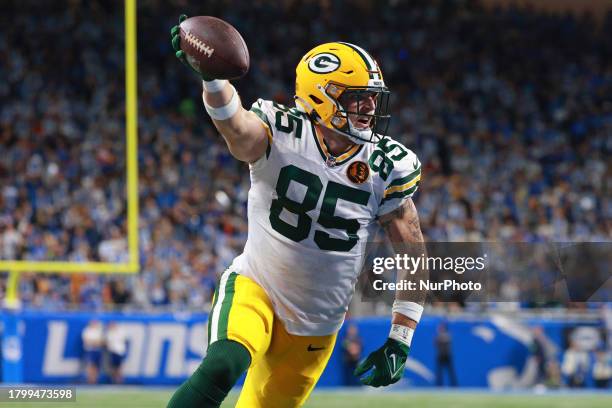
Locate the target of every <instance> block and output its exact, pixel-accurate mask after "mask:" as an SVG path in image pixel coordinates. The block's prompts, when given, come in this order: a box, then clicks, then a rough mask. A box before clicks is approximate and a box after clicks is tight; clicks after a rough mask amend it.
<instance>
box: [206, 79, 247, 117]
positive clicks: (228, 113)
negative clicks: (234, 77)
mask: <svg viewBox="0 0 612 408" xmlns="http://www.w3.org/2000/svg"><path fill="white" fill-rule="evenodd" d="M232 91H233V92H234V94H233V95H232V99H230V101H229V102H228V103H227V105H223V106H220V107H218V108H213V107H212V106H210V105H209V104H207V103H206V100H205V99H204V98H202V99H203V100H204V107H205V108H206V112H208V114H209V115H210V117H211V118H213V119H214V120H227V119H229V118H231V117H232V116H234V115H235V114H236V112H238V109H240V98H239V97H238V92H236V89H235V88H234V87H233V86H232Z"/></svg>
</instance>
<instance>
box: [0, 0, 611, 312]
mask: <svg viewBox="0 0 612 408" xmlns="http://www.w3.org/2000/svg"><path fill="white" fill-rule="evenodd" d="M26 5H27V6H26ZM0 10H1V11H2V13H1V17H0V22H2V26H3V30H2V32H1V33H0V56H1V59H0V60H1V61H2V62H1V64H0V77H2V78H5V79H4V80H2V81H0V141H1V144H0V157H2V160H0V258H1V259H9V260H11V259H22V260H69V261H74V262H80V261H86V260H94V261H97V260H102V261H109V262H116V261H122V260H126V258H127V242H126V238H125V236H126V216H125V215H126V195H125V192H124V187H125V184H124V180H125V176H124V175H125V138H124V122H125V110H124V89H125V88H124V83H123V81H124V75H123V72H124V57H123V52H124V50H123V43H124V31H123V30H124V24H123V9H122V7H120V6H118V5H117V4H116V3H115V2H111V1H100V0H96V1H79V0H72V1H57V2H45V3H43V4H40V3H39V2H33V1H25V2H24V1H19V2H16V1H8V2H2V5H0ZM181 13H186V14H188V15H197V14H210V15H216V16H220V17H222V18H224V19H226V20H227V21H229V22H230V23H232V24H233V25H235V26H236V27H237V28H238V30H239V31H240V32H241V33H242V34H243V36H244V38H245V40H246V43H247V45H248V46H249V49H250V53H251V69H250V72H249V74H248V75H247V76H246V77H245V78H243V79H242V80H239V81H236V86H237V88H238V91H239V92H240V94H241V96H242V100H243V103H244V105H245V106H250V104H251V103H253V102H254V101H255V99H256V98H257V97H263V98H266V99H274V100H276V101H278V102H281V103H289V104H291V103H292V95H293V89H294V84H293V81H294V72H295V66H296V64H297V62H298V61H299V59H300V58H301V56H302V55H303V53H304V52H305V51H306V50H308V49H310V48H311V47H312V46H314V45H315V44H318V43H322V42H326V41H334V40H346V41H350V42H353V43H356V44H359V45H361V46H363V47H364V48H366V49H368V50H369V51H370V52H371V53H372V55H374V56H375V57H376V58H377V59H378V61H379V63H380V64H381V66H382V69H383V72H384V74H385V80H386V82H387V84H388V85H389V87H390V89H391V91H392V104H393V121H392V125H391V128H390V135H391V136H392V137H394V138H396V139H398V140H400V141H401V142H403V143H404V144H406V145H407V146H408V147H409V148H411V149H412V150H414V151H415V152H416V153H417V155H418V156H419V158H420V160H421V162H422V163H423V180H422V182H421V186H420V190H419V193H418V195H417V197H416V205H417V208H418V210H419V213H420V217H421V221H422V228H423V230H424V233H425V236H426V239H427V240H431V241H479V240H488V241H512V242H519V241H520V242H542V241H546V240H555V241H609V240H610V238H611V237H612V199H611V198H610V195H609V186H610V177H611V173H610V167H609V162H610V151H611V149H612V137H610V136H611V135H612V100H611V99H610V95H612V36H610V35H609V33H610V32H612V18H611V16H608V18H607V19H604V20H603V21H602V22H601V23H600V24H596V23H595V22H594V20H593V19H592V17H589V16H585V17H576V16H571V15H547V14H538V13H535V12H533V11H530V10H519V9H508V10H486V9H484V8H482V7H481V6H480V5H479V4H478V3H477V2H472V1H445V0H436V1H425V0H420V1H401V0H389V1H386V2H385V4H384V5H383V4H382V3H381V2H362V1H351V0H336V1H326V0H311V1H308V0H304V1H297V0H296V1H287V0H285V1H276V2H273V1H256V2H241V1H232V0H223V1H221V0H217V1H210V2H206V4H203V3H202V4H198V5H195V4H193V2H189V3H188V2H186V1H181V0H175V1H153V0H152V1H146V2H139V11H138V47H139V56H138V63H139V71H138V72H139V144H140V146H139V153H138V162H139V171H140V177H139V193H140V220H139V223H140V255H141V263H142V268H141V269H142V272H141V273H140V274H138V275H137V276H130V277H114V276H100V275H93V274H88V275H66V274H57V275H36V274H28V273H24V274H22V277H21V280H20V295H21V299H22V301H23V302H24V303H25V304H26V305H30V306H33V307H41V308H47V309H63V308H71V307H77V308H90V309H102V308H106V307H114V306H119V307H128V308H137V309H148V308H162V307H163V308H171V309H173V310H182V309H186V308H189V309H202V308H204V307H205V305H206V304H207V302H208V301H209V299H210V296H211V292H212V290H213V288H214V285H215V280H216V275H217V274H218V273H220V272H221V271H222V270H223V269H224V268H225V267H226V266H227V265H229V263H230V262H231V260H232V259H233V257H234V256H235V255H237V254H238V253H240V251H241V249H242V246H243V244H244V241H245V239H246V232H247V224H246V199H247V192H248V188H249V180H248V169H247V166H246V165H244V164H241V163H239V162H237V161H236V160H234V159H233V158H232V157H231V156H230V155H229V152H228V150H227V148H226V147H225V145H224V143H223V141H222V139H221V138H220V136H219V135H218V134H217V132H216V131H215V130H214V128H213V127H212V124H211V122H210V120H209V119H208V118H207V116H206V114H205V112H204V110H203V108H202V106H201V100H200V93H201V86H200V84H199V83H198V80H197V79H196V78H195V77H194V76H193V74H192V73H190V72H189V71H188V70H187V69H186V68H185V67H183V66H182V65H181V64H180V63H179V62H178V61H177V60H176V59H175V57H174V55H173V52H172V49H171V45H170V41H169V28H170V27H171V26H172V25H174V24H176V21H177V19H178V16H179V14H181ZM9 16H11V17H10V21H8V18H9ZM4 278H5V277H4ZM511 283H512V285H520V284H521V282H518V283H517V282H516V281H512V282H511ZM5 285H6V283H5V280H3V281H2V283H0V291H3V290H5ZM503 286H504V285H503V284H501V285H500V287H501V289H500V290H503ZM0 295H1V294H0Z"/></svg>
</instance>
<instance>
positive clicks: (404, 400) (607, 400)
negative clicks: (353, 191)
mask: <svg viewBox="0 0 612 408" xmlns="http://www.w3.org/2000/svg"><path fill="white" fill-rule="evenodd" d="M171 393H172V390H170V389H168V390H159V389H146V388H142V389H136V388H126V389H121V388H100V389H87V390H82V389H78V390H77V402H76V403H74V402H73V403H66V404H61V403H36V404H35V403H18V404H12V405H10V406H14V407H20V408H26V407H45V406H47V407H53V408H59V407H65V408H115V407H129V408H136V407H165V406H166V402H167V401H168V399H169V397H170V395H171ZM236 398H237V394H235V393H233V394H232V395H230V398H229V400H228V401H227V403H225V404H223V408H229V407H233V406H234V403H235V401H236ZM4 406H9V404H8V403H2V402H0V407H4ZM305 407H307V408H336V407H338V408H345V407H346V408H383V407H384V408H404V407H415V408H417V407H418V408H428V407H436V408H437V407H441V408H506V407H507V408H511V407H512V408H516V407H538V408H539V407H542V408H544V407H546V408H548V407H551V408H553V407H554V408H565V407H567V408H582V407H588V408H600V407H601V408H604V407H605V408H610V407H612V393H610V394H607V395H605V394H569V393H562V394H551V395H529V394H518V395H513V394H486V393H481V392H473V393H472V392H453V393H448V392H445V391H438V392H423V391H416V392H410V391H409V390H407V391H406V392H401V393H399V392H397V391H396V392H392V393H384V392H362V391H358V392H354V393H347V392H344V391H342V392H317V393H315V394H314V395H313V396H312V397H311V398H310V401H309V402H308V403H307V404H306V405H305Z"/></svg>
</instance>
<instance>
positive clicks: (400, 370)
mask: <svg viewBox="0 0 612 408" xmlns="http://www.w3.org/2000/svg"><path fill="white" fill-rule="evenodd" d="M409 352H410V347H408V346H407V345H405V344H402V343H400V342H399V341H397V340H394V339H390V338H389V339H387V341H386V342H385V344H384V345H383V346H382V347H381V348H379V349H378V350H376V351H374V352H372V353H371V354H370V355H369V356H368V357H367V358H366V359H365V360H364V361H362V362H361V363H360V364H359V365H358V366H357V368H356V369H355V372H354V374H355V375H356V376H357V377H361V376H362V375H363V374H365V373H366V372H368V371H370V370H371V371H370V373H369V374H368V375H367V376H365V377H362V378H359V381H361V383H362V384H364V385H370V386H372V387H384V386H386V385H390V384H394V383H396V382H398V381H399V380H400V378H402V375H403V374H404V366H405V365H406V359H407V358H408V353H409Z"/></svg>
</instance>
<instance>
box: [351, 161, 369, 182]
mask: <svg viewBox="0 0 612 408" xmlns="http://www.w3.org/2000/svg"><path fill="white" fill-rule="evenodd" d="M346 176H347V177H348V178H349V180H351V181H352V182H353V183H355V184H361V183H363V182H365V181H366V180H367V179H368V177H369V176H370V168H369V167H368V165H367V164H365V163H364V162H362V161H356V162H352V163H351V165H350V166H349V167H348V169H347V170H346Z"/></svg>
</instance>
